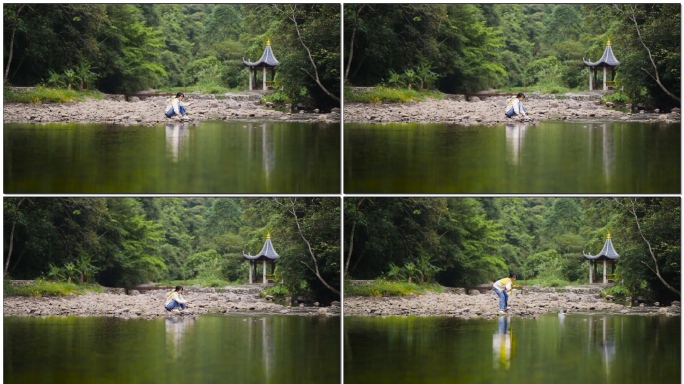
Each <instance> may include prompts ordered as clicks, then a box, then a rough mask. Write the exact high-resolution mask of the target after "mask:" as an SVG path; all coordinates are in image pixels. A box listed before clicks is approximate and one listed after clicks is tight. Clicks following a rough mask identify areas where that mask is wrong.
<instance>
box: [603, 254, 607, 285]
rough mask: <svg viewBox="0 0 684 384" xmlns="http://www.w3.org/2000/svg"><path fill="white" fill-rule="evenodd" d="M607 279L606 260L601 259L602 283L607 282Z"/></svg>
mask: <svg viewBox="0 0 684 384" xmlns="http://www.w3.org/2000/svg"><path fill="white" fill-rule="evenodd" d="M607 283H608V279H606V260H605V259H604V260H603V284H607Z"/></svg>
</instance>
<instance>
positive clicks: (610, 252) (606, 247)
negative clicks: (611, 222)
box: [582, 234, 620, 260]
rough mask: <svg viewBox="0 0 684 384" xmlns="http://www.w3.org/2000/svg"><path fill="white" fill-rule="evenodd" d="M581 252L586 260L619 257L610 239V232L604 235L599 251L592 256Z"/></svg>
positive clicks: (615, 258)
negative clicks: (601, 247) (604, 238)
mask: <svg viewBox="0 0 684 384" xmlns="http://www.w3.org/2000/svg"><path fill="white" fill-rule="evenodd" d="M582 253H583V254H584V258H585V259H587V260H617V259H618V258H619V257H620V255H618V253H617V252H616V251H615V248H614V247H613V241H612V240H611V239H610V234H609V235H608V236H607V237H606V242H605V243H604V244H603V249H601V252H599V253H598V254H596V255H593V256H592V255H590V254H587V253H584V252H582Z"/></svg>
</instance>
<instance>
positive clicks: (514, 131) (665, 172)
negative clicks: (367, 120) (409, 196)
mask: <svg viewBox="0 0 684 384" xmlns="http://www.w3.org/2000/svg"><path fill="white" fill-rule="evenodd" d="M680 164H681V128H680V126H679V124H666V123H646V122H558V121H542V122H540V123H539V124H538V125H532V124H528V123H514V124H507V125H497V126H492V127H487V126H468V127H465V126H458V125H453V124H421V123H390V124H361V123H353V124H352V123H347V124H345V125H344V183H345V186H344V189H345V192H346V193H360V194H362V193H600V194H603V193H611V194H613V193H626V194H627V193H679V192H680V190H681V180H680V178H681V166H680Z"/></svg>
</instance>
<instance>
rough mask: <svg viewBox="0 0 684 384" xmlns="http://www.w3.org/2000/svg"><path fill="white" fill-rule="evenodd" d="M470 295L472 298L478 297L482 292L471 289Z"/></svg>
mask: <svg viewBox="0 0 684 384" xmlns="http://www.w3.org/2000/svg"><path fill="white" fill-rule="evenodd" d="M470 294H471V295H472V296H477V295H479V294H480V291H478V290H477V289H471V290H470Z"/></svg>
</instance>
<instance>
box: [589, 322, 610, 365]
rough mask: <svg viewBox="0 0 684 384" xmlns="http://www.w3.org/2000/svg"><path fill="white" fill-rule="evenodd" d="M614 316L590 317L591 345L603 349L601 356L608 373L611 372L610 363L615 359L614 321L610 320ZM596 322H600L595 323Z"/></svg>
mask: <svg viewBox="0 0 684 384" xmlns="http://www.w3.org/2000/svg"><path fill="white" fill-rule="evenodd" d="M609 319H612V317H608V316H603V317H601V319H600V320H593V319H591V318H590V319H589V321H588V322H589V345H590V346H595V347H598V349H599V350H600V351H601V358H602V360H603V366H604V368H605V371H606V375H609V374H610V365H611V364H612V362H613V360H615V354H616V352H617V351H616V348H615V330H614V327H613V324H612V322H610V321H608V320H609ZM594 323H599V324H598V325H596V326H595V325H594Z"/></svg>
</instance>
